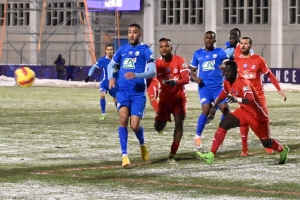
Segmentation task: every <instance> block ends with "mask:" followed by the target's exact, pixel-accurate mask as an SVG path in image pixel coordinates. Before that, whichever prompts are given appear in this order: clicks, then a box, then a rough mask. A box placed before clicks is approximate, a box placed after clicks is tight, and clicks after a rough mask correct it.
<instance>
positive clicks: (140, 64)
mask: <svg viewBox="0 0 300 200" xmlns="http://www.w3.org/2000/svg"><path fill="white" fill-rule="evenodd" d="M113 61H114V62H115V63H117V64H119V65H120V69H119V77H118V80H117V87H118V91H120V90H123V91H126V92H128V93H131V94H137V93H145V92H146V87H147V83H146V79H145V78H134V79H130V80H127V79H125V78H124V75H125V73H127V72H133V73H143V72H145V71H147V63H148V62H154V61H155V60H154V54H153V52H152V50H151V49H150V47H149V46H147V45H145V44H143V43H140V44H138V45H137V46H131V45H130V44H126V45H124V46H121V47H120V48H119V49H118V51H117V52H116V53H115V55H114V56H113Z"/></svg>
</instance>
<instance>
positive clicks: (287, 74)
mask: <svg viewBox="0 0 300 200" xmlns="http://www.w3.org/2000/svg"><path fill="white" fill-rule="evenodd" d="M21 66H24V65H0V75H4V76H7V77H14V71H15V70H16V69H17V68H19V67H21ZM28 67H30V68H31V69H32V70H33V71H34V72H35V74H36V77H37V78H39V79H56V78H57V73H56V70H55V66H38V65H34V66H28ZM90 68H91V66H66V70H65V76H64V77H65V80H68V81H82V80H84V78H85V77H86V76H87V74H88V72H89V70H90ZM271 71H272V72H273V74H274V75H275V76H276V78H277V80H278V81H279V82H281V83H291V84H300V69H297V68H271ZM101 74H102V70H101V69H98V68H96V69H95V71H94V73H93V74H92V76H91V78H90V81H96V82H98V81H99V80H100V77H101ZM263 82H264V83H270V80H269V79H268V77H267V76H263Z"/></svg>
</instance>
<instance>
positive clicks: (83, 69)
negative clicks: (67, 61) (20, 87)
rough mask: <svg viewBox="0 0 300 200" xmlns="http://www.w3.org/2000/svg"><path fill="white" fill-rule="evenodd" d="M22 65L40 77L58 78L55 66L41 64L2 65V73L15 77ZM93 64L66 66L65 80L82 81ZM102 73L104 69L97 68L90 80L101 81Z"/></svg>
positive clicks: (0, 68) (0, 70)
mask: <svg viewBox="0 0 300 200" xmlns="http://www.w3.org/2000/svg"><path fill="white" fill-rule="evenodd" d="M22 66H26V67H29V68H31V69H32V70H33V71H34V72H35V74H36V77H37V78H39V79H57V72H56V69H55V66H40V65H30V66H28V65H0V75H3V76H7V77H14V71H15V70H16V69H17V68H19V67H22ZM90 68H91V66H65V74H64V80H67V81H82V80H84V79H85V77H86V76H87V75H88V72H89V70H90ZM101 74H102V69H98V68H96V69H95V71H94V73H93V74H92V76H91V77H90V81H99V80H100V77H101Z"/></svg>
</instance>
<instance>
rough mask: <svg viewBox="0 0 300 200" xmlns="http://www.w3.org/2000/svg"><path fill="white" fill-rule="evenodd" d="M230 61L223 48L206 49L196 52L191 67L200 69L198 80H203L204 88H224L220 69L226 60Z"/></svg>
mask: <svg viewBox="0 0 300 200" xmlns="http://www.w3.org/2000/svg"><path fill="white" fill-rule="evenodd" d="M226 59H228V56H227V54H226V53H225V51H224V50H223V49H222V48H215V49H214V50H212V51H206V50H205V48H202V49H198V50H197V51H195V53H194V56H193V58H192V61H191V67H194V68H197V69H198V75H197V77H198V78H201V79H202V81H203V83H204V87H208V88H214V87H222V83H223V76H222V70H221V69H220V68H219V67H220V66H221V65H222V62H223V61H224V60H226Z"/></svg>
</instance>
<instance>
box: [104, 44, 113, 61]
mask: <svg viewBox="0 0 300 200" xmlns="http://www.w3.org/2000/svg"><path fill="white" fill-rule="evenodd" d="M105 54H106V55H107V56H108V57H110V58H111V57H112V55H113V54H114V47H113V46H112V45H111V44H107V45H106V46H105Z"/></svg>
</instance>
